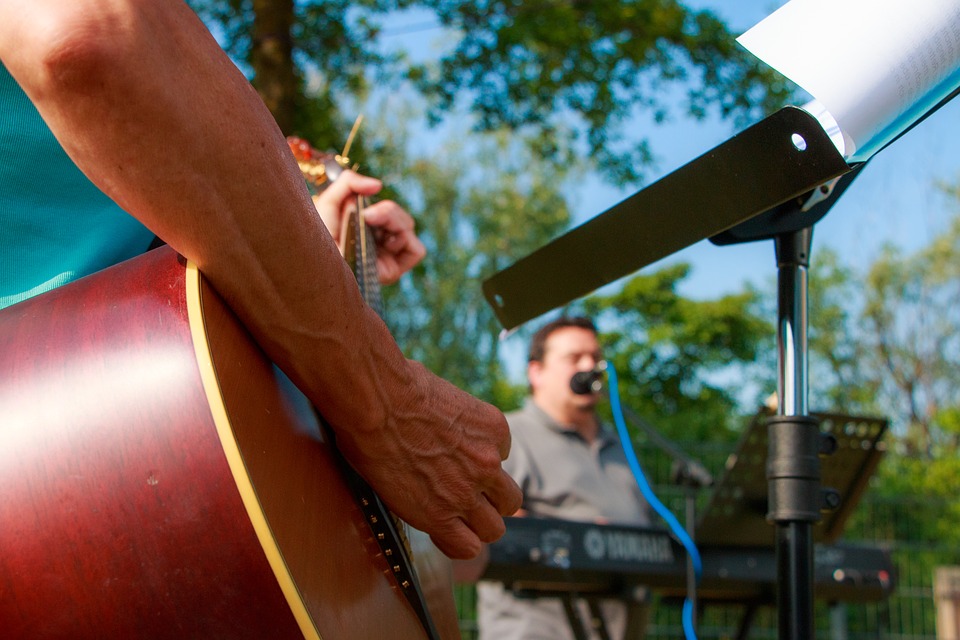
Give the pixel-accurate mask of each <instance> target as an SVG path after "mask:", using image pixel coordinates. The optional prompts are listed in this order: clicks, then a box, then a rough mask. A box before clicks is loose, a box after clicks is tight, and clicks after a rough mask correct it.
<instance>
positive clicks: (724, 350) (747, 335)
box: [584, 264, 774, 442]
mask: <svg viewBox="0 0 960 640" xmlns="http://www.w3.org/2000/svg"><path fill="white" fill-rule="evenodd" d="M688 275H689V265H686V264H679V265H674V266H670V267H665V268H663V269H660V270H659V271H656V272H653V273H650V274H641V275H638V276H636V277H634V278H633V279H631V280H630V281H628V282H627V283H626V284H625V285H624V286H623V288H622V289H621V290H620V291H618V292H616V293H612V294H609V295H606V294H605V295H597V296H593V297H591V298H589V299H587V300H586V301H585V302H584V308H585V309H586V311H587V312H588V313H589V314H590V315H592V316H594V317H598V318H601V319H602V321H603V327H604V329H605V332H604V335H603V338H604V344H605V348H606V351H607V353H608V354H610V355H609V359H610V360H611V362H612V363H613V365H614V366H615V367H616V368H617V371H618V372H619V376H618V377H619V378H620V379H621V380H622V381H623V382H622V383H621V389H620V395H621V396H622V397H623V399H624V402H625V403H627V404H629V405H630V406H632V407H633V408H634V409H635V410H636V411H637V412H638V413H639V414H640V415H643V416H647V418H648V419H649V420H651V421H652V422H654V423H656V424H658V425H660V426H662V427H663V431H664V432H665V433H666V434H667V435H668V436H670V437H676V438H678V439H682V440H683V441H685V442H711V441H712V442H718V441H719V442H725V441H726V442H729V441H731V439H732V436H733V435H734V433H735V432H736V431H737V430H738V429H739V427H740V424H739V421H738V419H737V417H738V416H739V415H741V410H740V408H741V406H742V404H743V403H744V402H747V403H748V404H752V405H753V406H756V405H757V404H758V399H757V397H756V396H757V394H758V393H762V392H763V390H760V389H753V390H751V389H750V388H749V387H750V385H749V381H750V380H751V379H752V374H751V372H750V370H751V368H752V367H753V365H754V363H755V362H756V361H757V358H758V355H759V354H760V353H761V352H762V351H764V350H766V349H768V348H770V345H771V340H772V337H773V335H774V333H773V327H772V324H771V323H770V322H769V320H768V319H767V318H765V317H762V316H761V315H759V314H758V312H757V310H756V305H757V302H758V300H757V294H756V293H754V292H751V291H747V292H743V293H739V294H732V295H725V296H722V297H720V298H717V299H714V300H692V299H689V298H685V297H683V296H681V295H680V294H679V293H678V292H677V288H678V285H679V284H680V283H681V282H682V281H683V279H684V278H686V277H687V276H688ZM607 327H610V328H609V330H607ZM744 393H747V394H748V395H749V396H751V397H749V398H746V399H745V398H744V397H743V394H744Z"/></svg>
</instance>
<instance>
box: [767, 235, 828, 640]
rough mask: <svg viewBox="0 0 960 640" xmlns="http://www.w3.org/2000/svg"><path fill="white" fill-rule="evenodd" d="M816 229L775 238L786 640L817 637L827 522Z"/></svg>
mask: <svg viewBox="0 0 960 640" xmlns="http://www.w3.org/2000/svg"><path fill="white" fill-rule="evenodd" d="M812 237H813V229H812V227H807V228H805V229H802V230H800V231H792V232H788V233H784V234H782V235H779V236H777V237H776V238H775V242H776V254H777V280H778V287H777V290H778V292H777V307H778V308H777V368H778V385H777V387H778V388H777V398H778V403H777V416H776V417H774V418H772V419H771V420H770V423H769V427H768V428H769V455H768V457H767V482H768V490H769V498H770V499H769V512H768V514H767V520H769V521H770V522H772V523H774V524H775V525H776V530H777V535H776V557H777V575H778V577H779V580H778V589H777V604H778V607H777V609H778V615H779V618H778V620H779V638H780V640H809V639H811V638H813V637H814V633H813V583H814V582H813V531H812V529H813V523H814V522H816V521H817V520H818V519H819V518H820V501H821V498H820V460H819V450H820V442H819V440H820V433H819V428H818V424H817V421H816V419H814V418H811V417H810V416H808V415H807V414H808V406H807V269H808V266H809V264H810V246H811V241H812Z"/></svg>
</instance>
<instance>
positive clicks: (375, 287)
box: [347, 196, 383, 318]
mask: <svg viewBox="0 0 960 640" xmlns="http://www.w3.org/2000/svg"><path fill="white" fill-rule="evenodd" d="M365 205H366V202H365V200H364V198H363V197H362V196H361V197H357V210H356V214H353V215H351V216H350V225H351V230H350V234H349V236H350V237H351V240H350V244H351V245H352V246H351V247H349V250H348V251H347V254H348V261H349V262H350V265H351V268H352V269H353V274H354V275H355V276H356V278H357V285H358V286H359V287H360V293H361V294H362V295H363V299H364V301H365V302H366V303H367V304H368V305H370V308H372V309H373V310H374V311H376V312H377V315H378V316H380V317H381V318H382V317H383V296H382V293H381V290H380V278H379V276H378V275H377V251H376V246H377V244H376V237H375V235H374V233H373V230H372V229H371V228H370V227H369V226H368V225H367V224H366V222H365V221H364V216H363V208H364V206H365Z"/></svg>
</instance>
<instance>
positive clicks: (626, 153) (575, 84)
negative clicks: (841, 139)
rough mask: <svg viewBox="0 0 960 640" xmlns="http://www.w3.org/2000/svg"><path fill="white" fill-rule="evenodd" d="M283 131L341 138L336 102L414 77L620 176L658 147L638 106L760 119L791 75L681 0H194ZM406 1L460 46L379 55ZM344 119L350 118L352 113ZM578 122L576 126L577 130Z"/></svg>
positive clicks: (627, 176)
mask: <svg viewBox="0 0 960 640" xmlns="http://www.w3.org/2000/svg"><path fill="white" fill-rule="evenodd" d="M191 5H192V6H193V7H194V8H195V9H196V10H197V11H198V13H199V14H200V15H201V16H202V17H203V18H204V19H206V20H207V21H208V22H209V23H211V24H213V25H216V27H217V31H218V32H220V33H221V34H222V38H221V39H222V41H223V43H224V46H225V47H226V49H227V51H228V52H229V53H230V54H231V55H232V56H233V57H234V59H236V60H238V61H241V62H242V63H243V64H244V65H245V68H246V69H247V70H248V72H249V73H250V75H251V77H252V80H253V83H254V85H255V86H256V87H257V88H258V90H259V91H260V92H261V95H263V96H264V98H265V100H266V102H267V104H268V106H270V108H271V109H272V110H273V112H274V115H275V116H276V117H277V120H278V122H280V124H281V128H282V129H283V130H284V131H285V132H286V133H288V134H289V133H296V134H298V135H301V136H304V137H307V138H308V139H311V140H327V139H338V138H332V137H331V134H333V133H335V132H337V131H338V130H342V129H343V123H342V122H341V118H340V115H339V113H338V106H339V105H341V104H343V100H344V99H345V98H350V99H361V100H362V99H363V98H364V97H365V96H366V93H367V91H368V90H369V88H370V87H371V84H372V83H382V82H384V81H386V80H388V79H392V80H394V81H399V80H402V79H407V80H410V81H411V82H412V84H413V86H415V87H416V88H417V89H419V90H420V92H422V94H423V95H424V96H427V97H428V98H429V99H430V100H431V104H432V108H431V111H430V115H431V117H432V119H433V120H434V121H436V120H439V119H442V118H443V117H444V116H445V115H446V114H447V113H449V112H450V111H452V110H454V109H455V108H458V107H465V108H466V109H468V110H469V111H471V112H472V113H473V114H475V116H476V126H477V128H478V129H480V130H483V131H499V130H502V129H504V128H507V129H510V130H513V131H524V132H525V136H526V139H527V140H529V141H530V142H531V143H532V144H533V145H534V147H533V148H534V149H535V152H536V153H537V154H538V155H540V156H543V157H545V158H548V159H552V160H554V161H556V160H559V159H560V158H561V157H562V154H563V153H564V151H565V150H566V149H568V148H569V147H570V145H571V141H572V140H573V139H577V140H579V141H580V142H582V143H583V144H582V145H580V147H579V148H580V149H581V154H582V155H584V156H585V157H590V158H592V159H593V160H594V161H595V163H596V166H598V167H600V168H601V169H602V170H603V171H604V172H605V173H606V175H607V176H608V177H610V178H611V179H613V180H614V181H616V182H618V183H624V182H635V181H638V180H639V179H640V178H641V174H642V170H643V168H644V166H645V165H646V164H648V163H649V161H650V159H651V157H652V150H651V149H650V148H649V145H648V142H647V141H646V140H645V139H642V138H641V139H635V140H630V141H628V139H627V138H626V137H625V136H624V135H623V133H624V130H623V126H624V124H625V123H627V122H628V121H629V120H630V119H632V118H635V117H638V116H639V115H640V114H646V115H648V116H651V117H652V118H653V120H654V121H657V122H659V121H661V120H663V119H664V118H666V117H668V115H669V114H671V113H683V114H686V115H690V116H693V117H698V118H699V117H702V116H704V115H705V114H706V113H707V112H708V110H709V109H710V108H712V107H715V108H716V109H717V112H718V113H719V114H721V115H722V116H724V117H726V116H739V117H740V118H742V119H747V118H750V119H755V118H757V117H759V116H760V115H762V114H763V113H764V112H766V111H769V110H771V109H773V108H775V107H779V106H781V105H782V104H783V103H784V102H785V101H786V100H787V97H788V96H789V94H790V90H791V89H790V86H789V85H788V83H787V81H786V80H785V79H783V78H782V77H781V76H779V75H778V74H776V73H775V72H774V71H772V70H770V69H769V68H767V67H764V66H763V65H762V64H761V63H759V62H758V61H756V60H755V59H754V58H753V57H752V56H750V55H749V54H747V53H746V52H745V51H744V50H743V49H742V48H740V47H738V46H737V45H736V43H735V41H734V37H733V34H731V33H730V30H729V29H728V28H727V26H726V25H725V24H724V23H723V22H722V21H721V20H720V19H719V18H718V17H717V16H716V15H715V14H713V13H711V12H710V11H704V10H693V9H690V8H688V7H686V6H685V5H683V4H681V3H680V2H677V0H577V1H574V2H571V1H569V0H523V1H520V0H481V1H479V2H472V1H471V2H464V1H462V2H450V1H449V0H355V1H353V2H344V1H343V0H300V1H297V2H295V1H294V0H191ZM404 9H417V10H419V11H424V12H427V13H428V14H432V15H433V16H435V18H436V20H437V24H438V26H440V27H442V28H444V29H446V30H447V32H448V33H450V34H455V36H456V37H455V40H456V44H455V45H454V46H453V47H452V49H451V50H449V51H447V52H446V53H444V54H442V55H441V57H440V58H439V59H437V60H434V61H430V62H417V63H412V62H410V61H408V60H405V59H404V58H403V57H402V56H387V55H385V54H384V53H382V49H383V48H382V47H381V46H380V43H381V41H380V37H381V35H382V33H383V30H384V28H385V25H388V24H389V22H390V20H391V19H392V18H393V17H395V16H396V15H397V12H398V11H402V10H404ZM350 119H352V118H348V120H350ZM571 123H572V126H571Z"/></svg>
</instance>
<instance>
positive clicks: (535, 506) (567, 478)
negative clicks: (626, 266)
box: [477, 317, 650, 640]
mask: <svg viewBox="0 0 960 640" xmlns="http://www.w3.org/2000/svg"><path fill="white" fill-rule="evenodd" d="M527 360H528V362H527V380H528V381H529V383H530V396H529V397H528V398H527V400H526V403H525V404H524V407H523V408H522V409H520V410H519V411H515V412H513V413H508V414H507V422H508V423H509V424H510V433H511V436H512V438H513V445H512V448H511V451H510V456H509V457H508V458H507V460H506V461H505V462H504V469H505V470H506V472H507V473H509V474H510V475H511V476H512V477H513V479H514V480H516V482H517V484H519V485H520V488H521V489H522V490H523V506H522V508H521V510H520V512H518V513H517V515H524V516H529V517H548V518H559V519H564V520H575V521H584V522H600V523H617V524H628V525H647V524H649V523H650V507H649V505H648V504H647V502H646V500H645V499H644V498H643V496H642V495H641V493H640V490H639V489H638V488H637V485H636V482H635V481H634V479H633V475H632V474H631V472H630V468H629V467H628V465H627V461H626V457H625V456H624V454H623V450H622V448H621V446H620V442H619V440H618V439H617V435H616V433H615V432H614V430H613V429H612V428H610V427H608V426H607V425H605V424H603V423H602V422H601V421H600V420H599V419H598V417H597V414H596V411H595V409H596V406H597V403H598V402H599V401H600V400H601V395H600V393H599V391H600V389H601V386H602V385H601V384H600V379H601V377H602V375H603V374H602V371H603V354H602V353H601V348H600V342H599V340H598V336H597V328H596V326H595V325H594V323H593V322H592V321H591V320H590V319H588V318H583V317H568V318H560V319H557V320H554V321H552V322H550V323H548V324H546V325H544V326H543V327H541V328H540V329H539V330H538V331H537V332H536V333H535V334H534V336H533V338H532V340H531V343H530V350H529V355H528V359H527ZM477 594H478V623H479V627H480V640H504V639H508V640H530V639H533V638H557V639H558V640H566V639H570V640H572V639H573V638H574V633H573V630H572V624H571V621H570V620H569V619H568V617H567V615H566V614H565V612H564V608H563V606H562V605H561V602H560V600H559V599H556V598H537V599H532V598H529V597H527V598H518V597H516V596H515V595H514V594H513V593H511V592H510V591H509V590H508V589H505V588H504V586H503V585H502V584H500V583H483V582H481V583H480V584H479V585H478V587H477ZM593 604H594V605H595V606H596V605H599V611H598V612H599V613H600V616H599V617H600V619H601V620H602V624H603V627H604V628H605V629H606V631H607V632H608V633H609V635H610V637H611V638H614V639H618V638H619V639H622V638H631V639H632V638H642V637H643V633H644V628H645V626H646V618H647V609H648V606H647V604H646V602H644V601H637V600H631V599H629V598H626V597H625V598H624V600H622V601H620V600H604V601H600V602H599V603H597V602H595V603H593ZM578 605H579V609H580V611H579V617H580V620H581V621H582V624H581V626H582V628H583V629H585V630H587V631H588V633H589V637H590V638H592V639H597V638H600V637H602V636H601V635H599V634H598V633H597V632H596V630H595V629H594V628H593V624H592V623H591V619H592V617H593V616H592V614H591V613H590V611H589V609H590V607H589V603H587V602H585V601H580V602H579V603H578Z"/></svg>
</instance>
